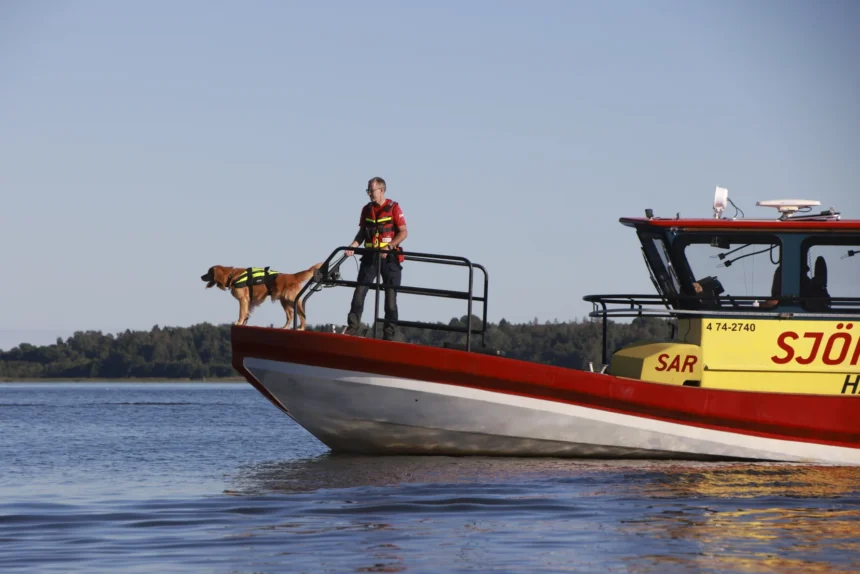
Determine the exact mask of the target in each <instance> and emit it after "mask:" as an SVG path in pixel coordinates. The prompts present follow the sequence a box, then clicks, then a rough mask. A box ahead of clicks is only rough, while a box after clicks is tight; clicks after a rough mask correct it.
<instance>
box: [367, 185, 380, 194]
mask: <svg viewBox="0 0 860 574" xmlns="http://www.w3.org/2000/svg"><path fill="white" fill-rule="evenodd" d="M365 191H366V192H367V194H368V195H370V194H371V193H373V192H374V191H382V188H381V187H378V188H376V189H366V190H365Z"/></svg>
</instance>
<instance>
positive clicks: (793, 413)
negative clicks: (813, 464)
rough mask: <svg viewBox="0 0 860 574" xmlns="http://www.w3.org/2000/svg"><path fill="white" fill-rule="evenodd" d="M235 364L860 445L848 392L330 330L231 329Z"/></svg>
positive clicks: (859, 421) (856, 405) (859, 428)
mask: <svg viewBox="0 0 860 574" xmlns="http://www.w3.org/2000/svg"><path fill="white" fill-rule="evenodd" d="M231 336H232V345H233V366H234V367H235V368H236V369H237V370H239V371H240V372H242V373H243V374H244V375H245V377H246V378H247V379H248V381H249V382H250V383H251V384H253V385H254V387H255V388H257V389H258V390H260V392H262V393H263V394H264V395H265V396H267V397H268V398H269V399H270V400H272V401H273V402H274V403H275V404H276V405H277V406H278V408H281V407H280V405H278V403H277V402H276V401H275V400H274V398H273V397H272V396H271V395H270V394H269V392H268V391H266V390H265V389H261V388H260V385H259V383H257V382H256V380H255V379H254V378H253V377H252V376H250V373H248V372H247V371H246V370H245V368H244V366H243V365H242V360H243V359H244V357H256V358H260V359H270V360H274V361H283V362H290V363H298V364H304V365H312V366H319V367H328V368H332V369H345V370H351V371H359V372H366V373H376V374H380V375H390V376H396V377H403V378H408V379H418V380H422V381H428V382H436V383H445V384H449V385H458V386H463V387H470V388H475V389H481V390H485V391H493V392H499V393H506V394H511V395H519V396H524V397H530V398H536V399H542V400H549V401H555V402H560V403H566V404H571V405H578V406H583V407H590V408H597V409H602V410H607V411H612V412H616V413H622V414H629V415H635V416H641V417H646V418H650V419H655V420H661V421H666V422H673V423H679V424H685V425H690V426H696V427H701V428H708V429H713V430H721V431H727V432H735V433H741V434H747V435H754V436H761V437H767V438H775V439H782V440H796V441H804V442H813V443H819V444H828V445H833V446H843V447H849V448H858V447H860V417H858V416H857V411H858V408H860V402H854V401H855V400H860V399H856V397H849V396H815V395H797V394H794V395H792V394H779V393H760V392H742V391H727V390H715V389H702V388H695V387H681V386H670V385H663V384H658V383H648V382H643V381H637V380H632V379H622V378H619V377H613V376H611V375H601V374H596V373H589V372H585V371H579V370H575V369H567V368H563V367H554V366H550V365H543V364H539V363H531V362H527V361H520V360H516V359H510V358H505V357H497V356H493V355H484V354H478V353H466V352H463V351H455V350H450V349H443V348H438V347H427V346H418V345H409V344H405V343H392V342H386V341H380V340H375V339H364V338H359V337H348V336H344V335H336V334H331V333H317V332H312V331H293V330H279V329H266V328H260V327H235V326H234V327H233V329H232V334H231Z"/></svg>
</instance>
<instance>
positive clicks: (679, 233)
mask: <svg viewBox="0 0 860 574" xmlns="http://www.w3.org/2000/svg"><path fill="white" fill-rule="evenodd" d="M729 204H731V205H732V206H733V207H735V210H736V211H735V214H734V215H733V216H732V217H726V216H725V211H726V208H727V206H728V205H729ZM757 205H759V206H763V207H765V208H769V209H773V208H775V209H776V210H777V211H776V214H775V216H773V217H771V218H762V219H746V218H745V216H744V215H743V212H742V211H741V210H740V209H738V208H737V207H736V206H735V204H734V202H732V201H731V200H729V199H728V194H727V192H726V190H725V189H723V188H717V191H716V193H715V198H714V202H713V209H714V215H713V217H706V218H681V217H680V216H676V217H672V218H662V217H657V216H654V214H653V212H652V210H650V209H647V210H645V217H625V218H621V219H620V223H621V224H623V225H624V226H626V227H628V228H632V229H633V230H634V231H635V233H636V236H637V238H638V240H639V243H640V245H641V250H642V255H643V258H644V261H645V267H646V270H647V271H648V273H649V274H650V276H651V279H652V282H653V284H654V286H655V289H656V294H645V295H631V294H621V295H588V296H585V297H584V299H585V300H586V301H589V302H591V303H592V304H593V306H594V310H593V311H592V313H591V314H590V316H591V317H592V319H593V320H594V321H597V322H601V323H602V327H603V356H602V357H601V358H600V361H599V363H598V364H597V365H594V364H592V365H591V366H590V369H589V370H587V371H586V370H580V369H572V368H564V367H559V366H552V365H546V364H538V363H533V362H529V361H523V360H518V359H514V358H510V357H507V356H505V355H504V354H503V353H501V352H499V351H496V350H491V349H487V348H486V347H485V346H484V345H483V342H484V340H485V335H486V329H487V321H486V317H487V314H486V313H487V299H488V277H487V271H486V269H485V268H484V267H483V266H481V265H479V264H477V263H474V262H472V261H470V260H469V259H466V258H464V257H458V256H446V255H436V254H428V253H406V254H405V255H406V258H407V259H408V260H411V261H413V262H416V263H421V264H442V265H458V266H463V267H466V268H467V269H468V288H467V289H466V290H464V291H450V290H440V289H429V288H423V287H409V286H403V287H399V288H398V292H402V293H411V294H415V295H423V296H432V297H448V298H454V299H460V300H463V301H464V302H465V303H466V305H467V317H468V318H469V319H468V322H467V325H466V326H465V327H458V326H456V325H443V324H441V323H438V324H430V323H418V322H412V321H399V322H398V324H399V325H401V326H408V327H421V328H431V329H444V330H450V331H461V332H462V334H463V340H464V341H465V344H462V345H460V346H458V347H454V346H449V347H432V346H426V345H417V344H411V343H403V342H396V341H384V340H381V339H378V338H376V336H377V332H378V331H377V324H378V323H379V322H380V321H381V318H380V317H379V301H380V295H381V292H384V287H382V288H380V285H379V278H378V277H377V280H376V282H375V283H373V284H367V285H368V286H369V288H370V289H371V290H372V291H371V292H370V293H369V295H371V296H374V295H375V298H376V301H375V314H374V321H373V332H372V333H368V336H366V337H355V336H348V335H344V334H339V333H327V332H314V331H300V330H296V329H273V328H260V327H249V326H234V327H233V328H232V333H231V335H232V342H231V344H232V351H233V359H232V360H233V366H234V367H235V368H236V369H237V370H238V371H239V372H240V373H242V375H243V376H244V377H245V378H246V379H247V381H248V382H249V383H250V384H251V385H253V386H254V387H255V388H256V389H257V390H258V391H259V392H260V393H262V394H263V395H264V396H265V397H266V398H267V399H269V401H271V402H272V404H274V405H275V406H276V407H277V408H278V409H280V410H281V411H283V412H284V413H285V414H287V415H288V416H290V417H292V418H293V419H294V420H295V421H296V422H297V423H298V424H299V425H301V426H302V427H304V428H305V429H306V430H307V431H308V432H310V433H311V434H312V435H314V436H315V437H316V438H317V439H319V440H320V441H321V442H322V443H324V444H325V445H327V446H328V447H329V448H330V449H331V450H332V451H333V452H348V453H365V454H439V455H488V456H551V457H602V458H652V459H659V458H671V459H696V460H708V459H745V460H767V461H793V462H804V463H831V464H845V465H857V464H860V416H858V414H860V402H858V401H860V399H858V396H860V257H855V256H856V255H858V254H860V220H844V219H842V217H841V215H840V214H839V213H838V212H836V211H834V210H833V209H832V208H831V209H829V210H824V211H818V212H816V211H814V210H813V208H814V207H815V206H817V205H820V203H819V202H817V201H807V200H774V201H760V202H758V204H757ZM738 214H740V215H741V217H738ZM770 214H773V212H770ZM346 250H347V248H346V247H340V248H338V249H336V250H335V251H333V252H332V254H331V256H330V257H329V258H328V259H327V260H326V262H325V264H324V265H323V266H322V267H321V268H320V269H319V270H318V271H317V274H316V275H315V276H314V279H313V280H312V281H311V282H309V283H308V284H307V285H306V286H305V288H304V290H303V291H302V293H301V294H300V295H299V298H303V300H306V299H307V298H308V297H310V296H311V295H313V294H314V293H317V292H320V291H321V290H322V289H323V288H324V287H337V286H341V287H355V286H356V285H358V283H357V282H354V281H346V280H344V279H342V278H341V276H340V273H339V266H340V264H341V263H343V261H344V260H345V256H344V253H343V252H344V251H346ZM355 251H356V252H359V253H362V252H371V251H373V250H370V249H366V250H362V249H355ZM477 272H480V273H481V275H482V279H483V281H482V282H481V281H475V279H474V278H475V275H476V274H477ZM476 284H477V287H478V288H479V289H478V294H474V293H473V291H474V290H475V289H474V288H475V286H476ZM481 285H483V289H482V290H481V289H480V286H481ZM477 304H480V305H481V306H482V307H483V320H482V321H477V320H476V321H474V322H473V319H472V318H473V316H474V315H473V313H472V307H473V305H477ZM643 316H653V317H662V318H664V320H665V321H666V323H667V326H668V328H667V337H666V338H665V340H658V341H639V342H635V343H632V344H630V345H627V346H625V347H623V348H620V349H616V350H614V351H612V352H610V349H608V346H607V340H608V337H607V333H608V331H609V329H611V328H612V326H613V324H614V320H615V319H622V318H630V317H643ZM595 359H596V357H595Z"/></svg>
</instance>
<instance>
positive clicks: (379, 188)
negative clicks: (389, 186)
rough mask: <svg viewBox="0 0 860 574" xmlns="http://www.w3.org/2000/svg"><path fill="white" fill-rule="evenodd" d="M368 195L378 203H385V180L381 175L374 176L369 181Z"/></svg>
mask: <svg viewBox="0 0 860 574" xmlns="http://www.w3.org/2000/svg"><path fill="white" fill-rule="evenodd" d="M367 195H368V196H369V197H370V201H372V202H373V203H374V204H376V205H382V204H383V203H385V180H384V179H382V178H381V177H374V178H373V179H371V180H370V181H368V182H367Z"/></svg>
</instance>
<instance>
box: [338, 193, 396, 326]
mask: <svg viewBox="0 0 860 574" xmlns="http://www.w3.org/2000/svg"><path fill="white" fill-rule="evenodd" d="M367 195H368V196H370V202H369V203H367V205H365V206H364V207H363V208H362V210H361V220H360V221H359V229H358V233H357V234H356V235H355V239H354V240H353V241H352V243H350V244H349V246H350V247H358V246H359V245H361V242H362V241H363V242H364V247H366V248H373V249H379V250H380V251H379V252H377V253H368V254H365V255H362V256H361V266H360V267H359V269H358V279H357V281H358V282H359V283H364V282H367V283H370V282H373V281H375V280H376V272H377V264H378V259H377V258H378V257H382V284H383V285H393V286H395V287H399V286H400V272H401V270H402V269H403V260H404V257H403V254H402V253H401V251H402V250H401V248H400V244H401V243H403V240H404V239H406V235H407V232H406V218H405V217H404V215H403V210H402V209H401V208H400V205H398V203H397V202H396V201H391V200H390V199H386V198H385V180H384V179H382V178H381V177H374V178H373V179H371V180H370V181H369V182H367ZM388 251H393V252H394V253H386V252H388ZM352 254H353V251H351V250H350V251H347V252H346V255H347V256H352ZM367 290H368V287H365V286H362V285H359V286H357V287H356V288H355V292H354V293H353V295H352V305H351V307H350V309H349V315H348V316H347V328H346V331H345V332H346V334H347V335H358V332H359V327H360V325H361V314H362V311H363V310H364V299H365V296H366V295H367ZM396 321H397V292H396V291H395V290H394V289H386V290H385V326H384V327H383V331H382V338H383V339H385V340H387V341H391V340H393V339H394V334H395V331H396V324H395V322H396Z"/></svg>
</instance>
